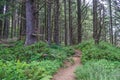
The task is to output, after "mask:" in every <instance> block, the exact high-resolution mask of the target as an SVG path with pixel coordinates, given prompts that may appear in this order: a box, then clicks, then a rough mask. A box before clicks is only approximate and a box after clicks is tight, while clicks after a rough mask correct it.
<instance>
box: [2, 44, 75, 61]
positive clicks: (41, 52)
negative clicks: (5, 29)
mask: <svg viewBox="0 0 120 80" xmlns="http://www.w3.org/2000/svg"><path fill="white" fill-rule="evenodd" d="M15 45H16V46H14V47H11V48H3V49H1V50H0V59H3V60H7V61H8V60H9V61H10V60H20V61H26V62H31V61H35V60H36V61H42V60H51V59H52V60H55V59H59V60H64V59H65V58H67V57H68V56H70V55H73V54H74V50H73V49H72V48H71V47H61V46H57V45H52V46H48V45H47V44H46V43H44V42H39V43H36V44H33V45H31V46H23V42H20V43H18V42H17V43H16V44H15Z"/></svg>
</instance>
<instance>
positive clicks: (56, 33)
mask: <svg viewBox="0 0 120 80" xmlns="http://www.w3.org/2000/svg"><path fill="white" fill-rule="evenodd" d="M54 2H55V3H54V5H55V17H54V42H55V43H56V44H57V45H59V0H54Z"/></svg>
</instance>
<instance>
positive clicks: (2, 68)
mask: <svg viewBox="0 0 120 80" xmlns="http://www.w3.org/2000/svg"><path fill="white" fill-rule="evenodd" d="M60 65H61V63H60V62H59V61H56V60H55V61H50V60H45V61H41V62H36V61H33V62H31V63H29V64H28V63H26V62H20V61H17V62H14V61H7V62H3V61H0V80H50V79H51V78H52V74H53V73H55V72H56V71H57V69H58V68H59V67H60Z"/></svg>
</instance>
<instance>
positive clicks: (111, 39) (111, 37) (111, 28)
mask: <svg viewBox="0 0 120 80" xmlns="http://www.w3.org/2000/svg"><path fill="white" fill-rule="evenodd" d="M109 9H110V10H109V11H110V12H109V13H110V42H111V43H112V44H113V21H112V5H111V0H109Z"/></svg>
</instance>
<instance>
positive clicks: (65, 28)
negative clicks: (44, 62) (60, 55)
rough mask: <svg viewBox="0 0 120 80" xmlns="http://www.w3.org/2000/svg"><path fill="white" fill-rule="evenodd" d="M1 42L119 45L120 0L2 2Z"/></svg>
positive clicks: (0, 20) (22, 0)
mask: <svg viewBox="0 0 120 80" xmlns="http://www.w3.org/2000/svg"><path fill="white" fill-rule="evenodd" d="M0 3H1V4H0V16H1V18H0V25H1V27H0V39H1V41H5V40H8V39H12V40H14V39H17V40H25V45H30V44H32V43H35V42H37V41H39V40H41V41H45V42H47V43H48V44H51V43H55V44H58V45H59V44H61V43H62V44H65V45H74V44H78V43H81V42H82V41H84V40H90V39H92V38H93V39H94V40H95V43H96V44H98V43H99V41H107V42H110V43H112V44H114V45H119V40H120V33H119V32H120V28H119V24H120V23H119V17H120V15H119V12H120V6H119V4H120V1H119V0H93V2H91V1H87V0H28V1H27V0H26V1H25V0H9V1H7V0H1V1H0Z"/></svg>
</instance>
